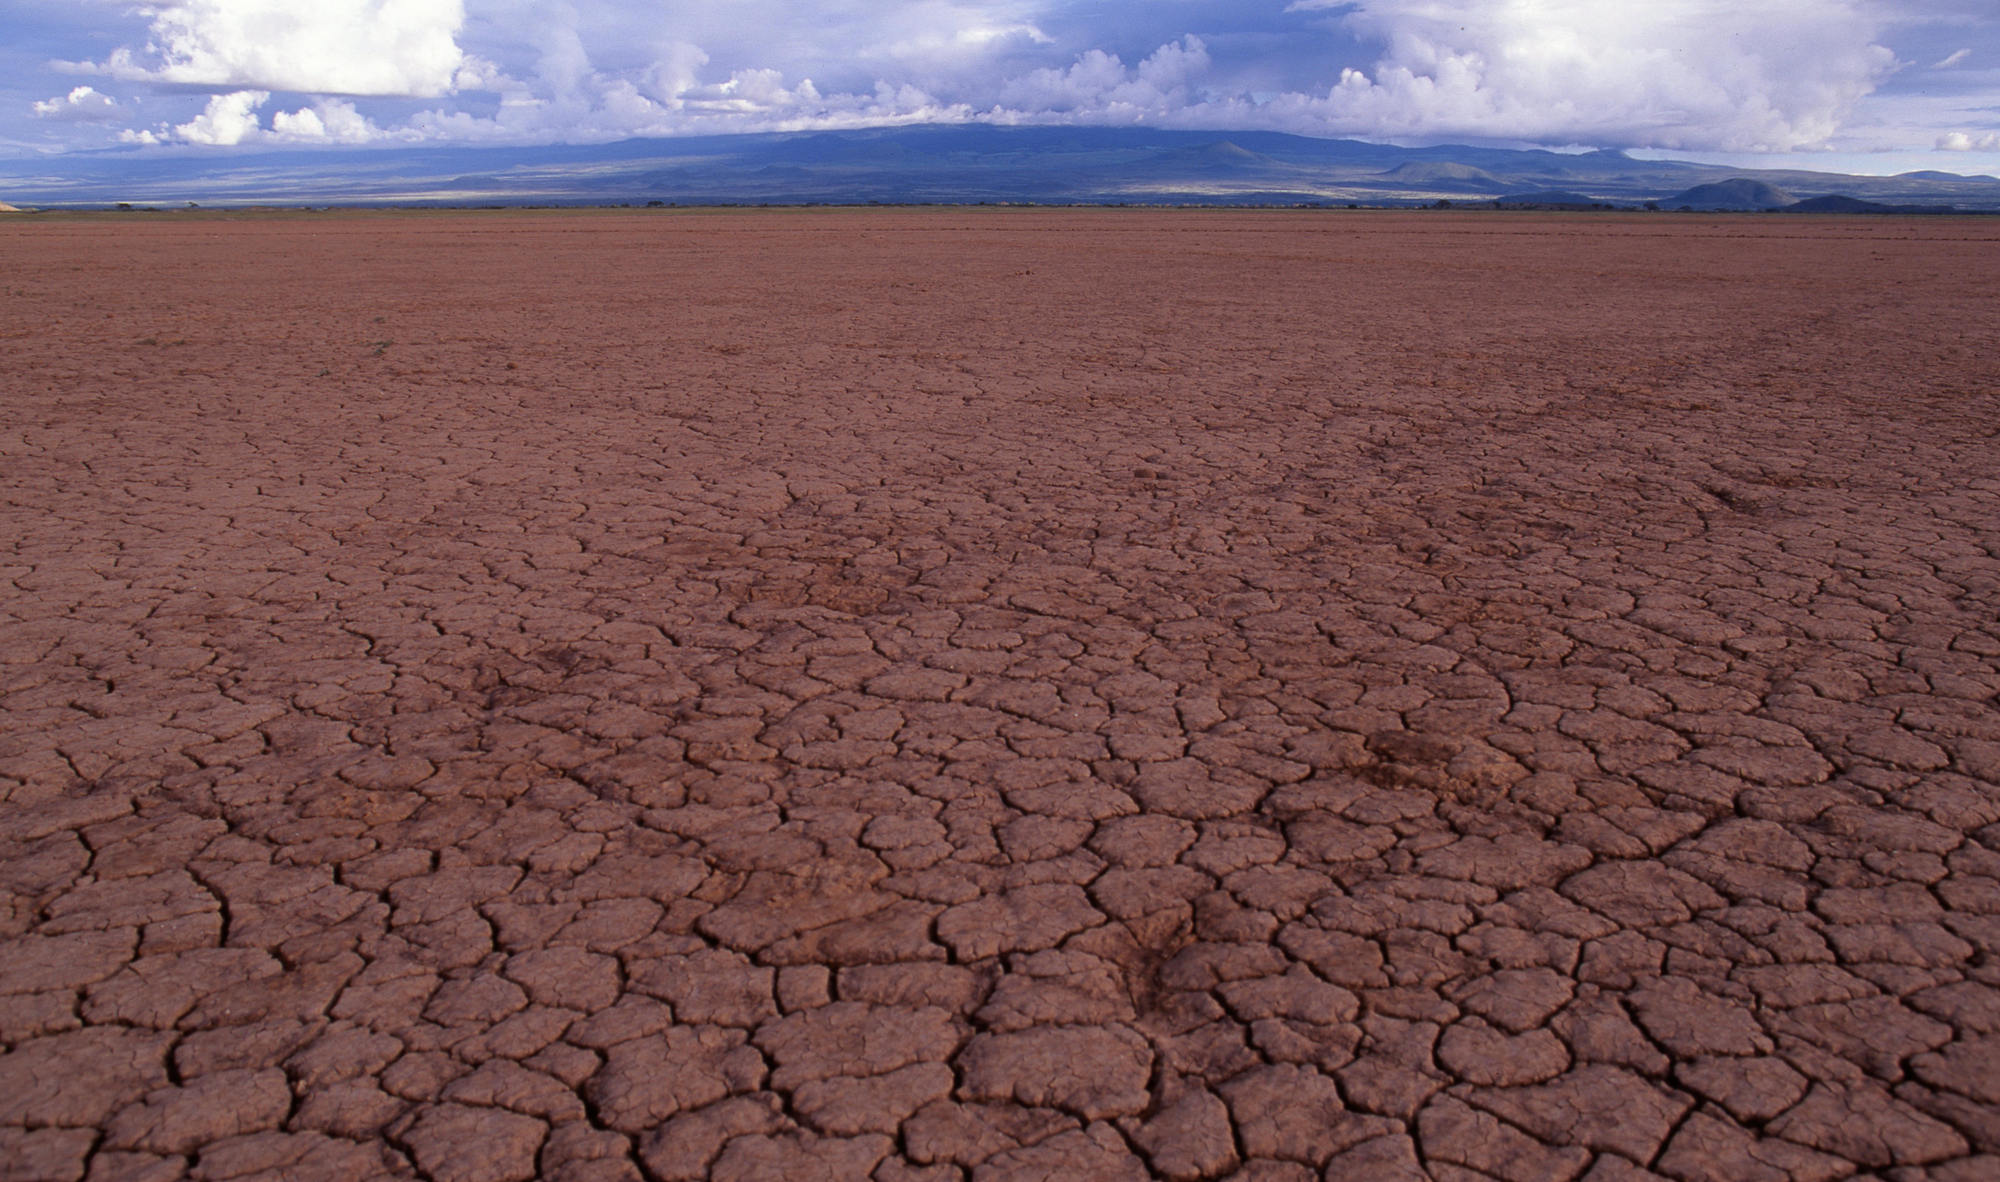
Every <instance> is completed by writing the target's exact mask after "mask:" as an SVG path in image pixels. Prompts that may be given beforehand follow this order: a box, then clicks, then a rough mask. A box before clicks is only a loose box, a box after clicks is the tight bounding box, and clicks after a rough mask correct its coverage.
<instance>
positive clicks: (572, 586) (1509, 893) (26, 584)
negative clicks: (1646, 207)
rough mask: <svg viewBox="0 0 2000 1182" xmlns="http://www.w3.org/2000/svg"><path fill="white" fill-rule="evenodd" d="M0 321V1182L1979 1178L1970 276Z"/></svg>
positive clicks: (1458, 261)
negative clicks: (194, 1181)
mask: <svg viewBox="0 0 2000 1182" xmlns="http://www.w3.org/2000/svg"><path fill="white" fill-rule="evenodd" d="M0 288H3V289H4V297H0V298H3V299H4V304H0V306H4V308H5V313H4V315H0V800H4V803H0V1048H4V1053H0V1176H4V1177H5V1178H7V1179H9V1180H20V1179H45V1178H46V1179H56V1178H61V1179H71V1178H78V1177H83V1176H85V1175H86V1174H87V1175H88V1177H90V1178H92V1179H127V1178H129V1179H140V1178H143V1179H166V1178H173V1177H178V1176H183V1175H185V1176H188V1177H193V1178H202V1179H224V1178H246V1177H251V1176H264V1177H283V1178H327V1179H347V1178H358V1177H369V1176H378V1175H380V1176H392V1175H393V1176H410V1175H417V1176H421V1177H425V1178H430V1179H438V1180H446V1179H467V1180H486V1179H525V1178H529V1177H534V1176H537V1175H539V1176H542V1177H547V1178H551V1179H561V1180H564V1182H584V1180H609V1179H630V1178H635V1177H643V1178H646V1179H654V1180H665V1179H688V1178H698V1177H703V1176H713V1177H716V1178H788V1179H790V1178H799V1179H805V1178H829V1179H846V1178H864V1177H872V1178H874V1179H879V1180H881V1182H898V1180H904V1179H955V1178H966V1177H968V1176H969V1177H970V1178H975V1179H982V1180H983V1179H1030V1178H1032V1179H1041V1178H1142V1177H1147V1176H1156V1177H1165V1178H1207V1177H1219V1176H1225V1175H1231V1174H1234V1175H1235V1176H1240V1177H1244V1178H1253V1179H1306V1178H1309V1177H1314V1176H1321V1175H1323V1176H1324V1177H1325V1178H1327V1179H1333V1180H1346V1179H1360V1180H1373V1179H1404V1178H1409V1179H1418V1178H1425V1177H1429V1178H1434V1179H1439V1180H1450V1182H1469V1180H1473V1179H1484V1178H1503V1179H1512V1180H1517V1182H1543V1180H1551V1179H1556V1180H1560V1179H1571V1178H1579V1177H1588V1178H1590V1179H1592V1180H1594V1182H1613V1180H1625V1179H1641V1178H1652V1177H1655V1176H1663V1177H1666V1178H1672V1179H1681V1180H1697V1179H1726V1180H1730V1182H1753V1180H1757V1179H1776V1180H1784V1179H1834V1178H1840V1177H1844V1176H1850V1175H1860V1176H1867V1177H1879V1178H1886V1179H1893V1180H1896V1182H1905V1180H1913V1179H1927V1178H1928V1179H1962V1180H1968V1182H1969V1180H1972V1179H1992V1178H1995V1177H2000V962H1996V959H1995V955H1996V948H2000V702H1996V692H2000V622H1997V621H2000V357H1997V356H1996V353H1995V350H1994V342H1995V341H1996V340H2000V222H1995V221H1990V220H1951V219H1942V218H1934V219H1898V218H1880V219H1874V220H1852V221H1849V220H1835V219H1820V218H1806V217H1799V218H1778V217H1748V216H1745V217H1720V218H1692V217H1677V216H1673V215H1652V216H1612V215H1605V216H1598V217H1542V216H1518V217H1517V216H1508V215H1497V214H1484V215H1453V214H1430V213H1426V214H1420V215H1392V214H1372V213H1368V214H1350V213H1346V212H1327V213H1275V212H1259V213H1222V212H1186V213H1174V212H1137V211H1132V212H1121V211H1096V212H1060V211H999V210H956V211H877V212H865V211H839V212H818V213H788V212H744V213H737V214H704V213H671V212H657V213H644V214H640V213H631V214H618V213H567V214H565V213H465V214H450V215H446V214H430V215H417V214H402V215H339V216H304V215H273V216H265V217H257V216H250V215H242V216H234V217H228V218H208V217H205V216H204V215H195V214H176V215H152V216H147V215H137V214H134V215H127V216H125V217H98V218H73V219H67V220H64V219H56V218H48V217H40V216H38V217H36V218H34V219H32V220H17V221H13V222H9V223H7V224H6V225H5V226H0Z"/></svg>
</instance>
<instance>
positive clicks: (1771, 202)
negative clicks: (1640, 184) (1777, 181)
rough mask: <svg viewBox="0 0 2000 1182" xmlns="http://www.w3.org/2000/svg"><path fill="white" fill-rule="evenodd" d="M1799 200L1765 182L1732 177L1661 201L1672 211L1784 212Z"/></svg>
mask: <svg viewBox="0 0 2000 1182" xmlns="http://www.w3.org/2000/svg"><path fill="white" fill-rule="evenodd" d="M1796 200H1798V198H1796V197H1793V196H1792V195H1791V194H1790V193H1787V192H1785V191H1784V190H1783V189H1780V188H1778V187H1777V186H1776V185H1770V184H1766V183H1764V182H1763V181H1756V180H1751V179H1750V178H1748V177H1740V176H1739V177H1731V178H1729V179H1728V180H1726V181H1714V182H1711V183H1709V184H1705V185H1696V186H1695V187H1693V188H1692V189H1686V190H1683V191H1681V192H1679V193H1676V194H1674V195H1673V196H1672V197H1668V198H1666V199H1665V200H1663V201H1661V203H1660V204H1662V205H1664V206H1667V207H1668V208H1670V209H1678V208H1680V207H1682V206H1687V207H1688V208H1690V209H1721V210H1742V211H1747V210H1758V209H1782V208H1784V207H1785V206H1787V205H1790V204H1792V203H1793V202H1794V201H1796Z"/></svg>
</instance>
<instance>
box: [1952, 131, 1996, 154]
mask: <svg viewBox="0 0 2000 1182" xmlns="http://www.w3.org/2000/svg"><path fill="white" fill-rule="evenodd" d="M1937 146H1938V148H1939V150H1941V151H1945V152H2000V131H1988V132H1984V133H1981V134H1978V135H1974V134H1973V133H1971V132H1967V131H1951V132H1946V133H1945V134H1943V135H1941V136H1939V137H1938V141H1937Z"/></svg>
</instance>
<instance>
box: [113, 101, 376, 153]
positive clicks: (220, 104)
mask: <svg viewBox="0 0 2000 1182" xmlns="http://www.w3.org/2000/svg"><path fill="white" fill-rule="evenodd" d="M270 101H271V92H270V91H267V90H236V91H231V92H229V93H227V94H218V95H213V96H211V97H210V98H209V100H208V105H207V106H206V107H205V108H203V110H202V112H201V114H199V115H196V116H195V117H194V118H193V119H190V120H188V121H187V122H186V123H179V124H174V125H171V126H169V125H167V124H164V123H163V124H160V125H159V126H157V127H154V128H150V129H134V130H127V131H125V132H123V133H121V134H120V136H119V138H120V139H122V140H124V141H125V142H126V143H132V144H170V143H181V144H201V145H204V146H207V147H222V148H226V147H235V146H236V145H238V144H249V143H271V144H365V143H370V142H373V141H375V140H380V139H385V138H404V139H407V138H411V137H410V136H409V135H408V134H407V133H404V134H401V135H398V134H397V133H393V132H389V131H385V130H384V129H382V128H380V127H377V126H376V125H375V124H374V123H373V122H372V121H370V120H369V119H368V118H367V116H365V115H363V114H362V113H361V112H360V111H358V110H356V109H355V106H354V104H353V103H351V102H348V101H346V100H345V99H336V98H325V99H320V100H319V101H318V102H315V103H313V104H312V105H310V106H306V107H300V108H299V109H298V110H296V111H276V112H274V113H273V114H272V115H271V124H270V126H269V127H266V126H264V124H263V122H262V116H261V115H260V114H259V112H260V111H261V110H262V109H263V107H264V106H265V105H266V104H267V103H269V102H270Z"/></svg>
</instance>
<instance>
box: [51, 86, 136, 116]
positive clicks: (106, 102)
mask: <svg viewBox="0 0 2000 1182" xmlns="http://www.w3.org/2000/svg"><path fill="white" fill-rule="evenodd" d="M34 111H35V116H36V118H38V119H56V120H60V121H62V122H64V123H110V122H112V121H114V120H117V119H120V118H122V117H124V114H125V109H124V108H123V107H120V106H119V105H118V100H116V99H114V98H112V97H111V96H110V95H108V94H102V93H99V92H98V90H97V89H96V88H94V87H90V86H78V87H75V88H74V89H72V90H71V91H70V92H69V93H68V94H63V95H57V96H56V97H55V98H52V99H48V100H47V101H45V102H39V103H35V104H34Z"/></svg>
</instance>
